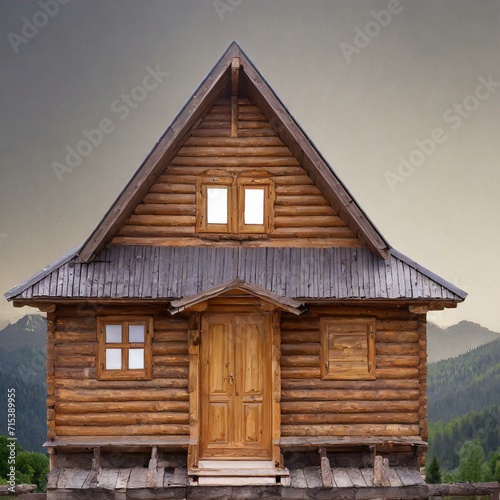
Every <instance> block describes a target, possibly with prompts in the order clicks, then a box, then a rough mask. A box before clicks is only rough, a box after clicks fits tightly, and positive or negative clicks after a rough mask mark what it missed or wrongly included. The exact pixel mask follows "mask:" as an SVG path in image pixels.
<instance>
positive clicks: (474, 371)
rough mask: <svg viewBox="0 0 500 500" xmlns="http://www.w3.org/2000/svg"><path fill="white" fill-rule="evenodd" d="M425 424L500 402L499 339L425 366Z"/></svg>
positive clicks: (448, 418)
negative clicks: (426, 407) (427, 408)
mask: <svg viewBox="0 0 500 500" xmlns="http://www.w3.org/2000/svg"><path fill="white" fill-rule="evenodd" d="M427 396H428V398H429V421H430V422H436V421H438V420H450V419H451V418H454V417H457V416H459V415H463V414H465V413H468V412H470V411H479V410H482V409H483V408H486V407H487V406H489V405H492V404H495V403H499V402H500V339H499V340H495V341H493V342H490V343H488V344H485V345H483V346H480V347H477V348H475V349H473V350H471V351H470V352H468V353H466V354H462V355H461V356H458V357H456V358H452V359H447V360H444V361H439V362H437V363H431V364H429V368H428V389H427Z"/></svg>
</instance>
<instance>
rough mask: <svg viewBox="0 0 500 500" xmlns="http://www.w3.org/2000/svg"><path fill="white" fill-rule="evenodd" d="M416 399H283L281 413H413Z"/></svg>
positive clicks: (417, 405) (417, 406)
mask: <svg viewBox="0 0 500 500" xmlns="http://www.w3.org/2000/svg"><path fill="white" fill-rule="evenodd" d="M418 409H419V403H418V401H283V402H282V403H281V413H282V414H287V413H291V414H301V413H326V412H328V413H382V412H388V413H394V412H401V413H413V412H417V411H418Z"/></svg>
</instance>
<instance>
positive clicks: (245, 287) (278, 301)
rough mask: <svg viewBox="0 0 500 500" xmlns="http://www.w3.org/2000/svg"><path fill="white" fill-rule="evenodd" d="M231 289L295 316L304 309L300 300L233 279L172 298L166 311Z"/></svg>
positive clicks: (174, 312)
mask: <svg viewBox="0 0 500 500" xmlns="http://www.w3.org/2000/svg"><path fill="white" fill-rule="evenodd" d="M231 290H242V291H245V292H248V293H249V295H253V296H254V297H257V298H259V299H261V300H263V301H265V302H268V303H270V304H272V305H274V306H276V307H278V308H279V309H283V310H285V311H288V312H290V313H292V314H295V315H297V316H298V315H300V314H302V313H303V312H305V311H306V308H305V306H304V304H302V303H301V302H297V301H296V300H293V299H287V298H286V297H282V296H280V295H277V294H276V293H272V292H270V291H269V290H265V289H264V288H262V287H260V286H256V285H252V284H250V283H247V282H246V281H245V280H242V279H234V280H231V281H229V282H227V283H224V284H223V285H219V286H216V287H214V288H211V289H210V290H206V291H204V292H201V293H197V294H195V295H191V296H189V297H184V298H182V299H179V300H174V301H173V302H172V303H171V304H170V308H169V310H168V311H169V312H170V313H171V314H177V313H179V312H181V311H184V310H185V309H188V308H190V307H193V306H195V305H197V304H200V303H201V302H205V301H206V300H209V299H213V298H214V297H218V296H219V295H221V294H223V293H225V292H229V291H231Z"/></svg>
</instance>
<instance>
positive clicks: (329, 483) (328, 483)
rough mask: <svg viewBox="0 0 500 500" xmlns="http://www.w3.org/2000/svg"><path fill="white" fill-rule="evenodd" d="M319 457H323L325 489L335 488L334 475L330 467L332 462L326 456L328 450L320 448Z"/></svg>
mask: <svg viewBox="0 0 500 500" xmlns="http://www.w3.org/2000/svg"><path fill="white" fill-rule="evenodd" d="M318 451H319V456H320V457H321V481H322V483H323V488H333V474H332V468H331V467H330V460H329V459H328V455H327V454H326V448H319V449H318Z"/></svg>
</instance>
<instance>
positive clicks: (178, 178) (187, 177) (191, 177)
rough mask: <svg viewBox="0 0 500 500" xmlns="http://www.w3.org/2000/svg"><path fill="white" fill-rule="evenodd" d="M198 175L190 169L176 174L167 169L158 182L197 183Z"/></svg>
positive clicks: (193, 184)
mask: <svg viewBox="0 0 500 500" xmlns="http://www.w3.org/2000/svg"><path fill="white" fill-rule="evenodd" d="M197 179H198V177H197V176H196V175H195V174H194V173H193V172H191V171H190V170H189V171H186V172H183V173H181V174H176V173H172V172H170V171H169V170H167V171H165V173H163V174H162V175H160V177H158V179H157V181H156V184H157V183H164V184H189V185H191V186H195V185H196V181H197Z"/></svg>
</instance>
